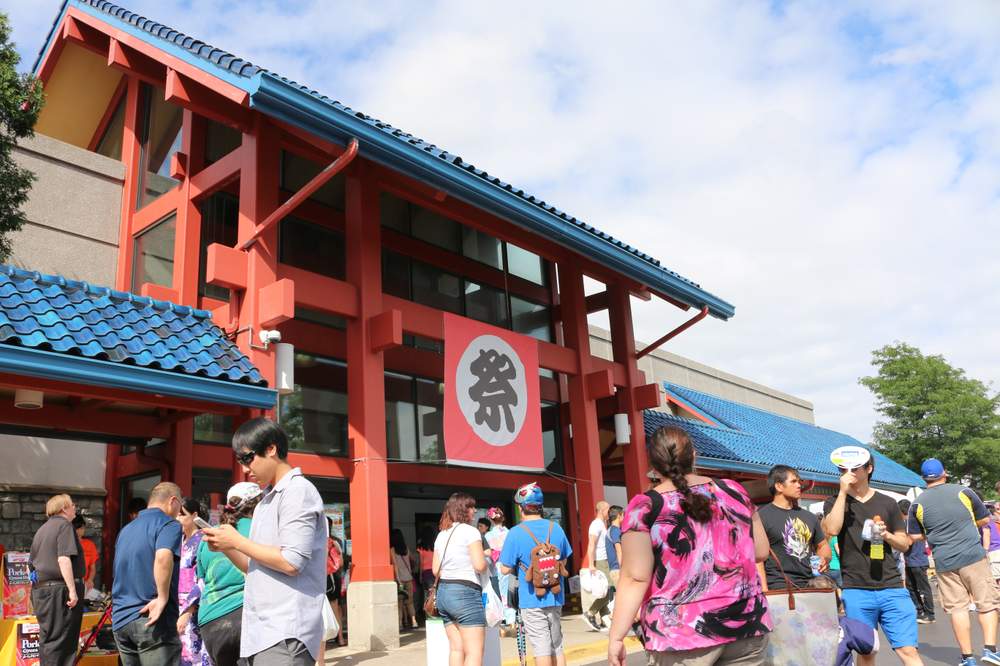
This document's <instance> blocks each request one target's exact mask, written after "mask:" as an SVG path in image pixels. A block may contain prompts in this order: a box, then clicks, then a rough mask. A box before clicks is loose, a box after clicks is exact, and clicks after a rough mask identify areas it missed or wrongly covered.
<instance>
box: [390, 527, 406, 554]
mask: <svg viewBox="0 0 1000 666" xmlns="http://www.w3.org/2000/svg"><path fill="white" fill-rule="evenodd" d="M389 547H390V548H392V549H393V550H394V551H395V552H396V554H397V555H399V556H400V557H406V556H407V555H408V554H409V552H410V551H409V550H408V549H407V547H406V538H405V537H404V536H403V530H401V529H399V528H398V527H396V528H393V530H392V531H391V532H389Z"/></svg>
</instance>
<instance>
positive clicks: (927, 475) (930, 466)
mask: <svg viewBox="0 0 1000 666" xmlns="http://www.w3.org/2000/svg"><path fill="white" fill-rule="evenodd" d="M920 476H922V477H924V480H925V481H937V480H938V479H940V478H941V477H942V476H944V465H942V464H941V461H940V460H938V459H937V458H928V459H927V460H925V461H924V463H923V464H922V465H921V466H920Z"/></svg>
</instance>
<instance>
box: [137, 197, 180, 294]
mask: <svg viewBox="0 0 1000 666" xmlns="http://www.w3.org/2000/svg"><path fill="white" fill-rule="evenodd" d="M176 232H177V214H176V213H171V214H170V216H169V217H167V218H165V219H164V220H163V221H162V222H157V223H156V224H155V225H153V226H152V227H150V228H149V229H147V230H145V231H143V232H142V233H141V234H140V235H138V236H136V237H135V252H134V257H133V260H132V291H135V292H139V291H140V290H141V289H142V285H143V284H145V283H147V282H148V283H150V284H158V285H162V286H164V287H171V286H173V283H174V236H175V234H176Z"/></svg>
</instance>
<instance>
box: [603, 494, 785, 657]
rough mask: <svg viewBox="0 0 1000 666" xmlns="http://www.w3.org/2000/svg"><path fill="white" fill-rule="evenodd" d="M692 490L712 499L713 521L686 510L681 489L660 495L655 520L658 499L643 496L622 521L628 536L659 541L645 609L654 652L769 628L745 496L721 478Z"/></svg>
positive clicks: (644, 618) (692, 646)
mask: <svg viewBox="0 0 1000 666" xmlns="http://www.w3.org/2000/svg"><path fill="white" fill-rule="evenodd" d="M653 492H655V491H653ZM691 492H692V493H700V494H702V495H707V496H709V497H712V498H714V501H713V516H712V518H711V519H710V520H709V521H708V522H707V523H704V524H702V523H698V522H696V521H694V520H691V519H690V518H689V517H688V516H687V515H686V514H685V513H683V512H682V511H681V509H680V502H681V499H682V496H681V494H680V493H679V492H677V491H676V490H672V491H668V492H665V493H661V497H662V498H663V507H662V509H661V510H660V512H659V515H657V516H651V515H650V513H651V511H652V509H653V500H652V498H650V497H649V496H648V495H637V496H636V497H634V498H632V501H631V502H629V505H628V508H627V509H626V510H625V518H624V520H623V521H622V533H623V534H624V533H626V532H629V531H638V532H648V533H649V536H650V539H651V541H652V543H653V579H652V581H651V582H650V586H649V589H648V590H647V591H646V596H645V598H644V599H643V604H642V607H641V610H640V613H641V618H642V628H643V632H644V634H645V636H646V650H647V651H649V652H667V651H670V652H674V651H682V650H693V649H697V648H707V647H714V646H717V645H722V644H724V643H730V642H732V641H736V640H740V639H744V638H752V637H755V636H760V635H763V634H766V633H767V632H769V631H770V630H771V626H772V625H771V618H770V616H769V615H768V612H767V600H766V599H765V596H764V594H763V592H762V589H761V584H760V578H759V577H758V575H757V565H756V562H755V560H754V545H753V531H752V523H751V519H752V518H753V512H754V508H753V503H752V502H751V501H750V497H749V496H748V495H747V492H746V490H744V488H743V486H741V485H740V484H738V483H736V482H735V481H730V480H718V481H713V482H710V483H705V484H699V485H696V486H692V487H691Z"/></svg>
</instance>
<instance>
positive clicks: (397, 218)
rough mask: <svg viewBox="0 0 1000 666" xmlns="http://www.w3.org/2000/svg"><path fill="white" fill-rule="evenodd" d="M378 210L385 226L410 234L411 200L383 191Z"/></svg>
mask: <svg viewBox="0 0 1000 666" xmlns="http://www.w3.org/2000/svg"><path fill="white" fill-rule="evenodd" d="M378 211H379V217H381V219H382V226H383V227H386V228H388V229H395V230H396V231H398V232H399V233H401V234H406V235H407V236H409V235H410V202H408V201H406V200H404V199H400V198H399V197H394V196H392V195H391V194H389V193H387V192H382V193H381V194H380V195H379V198H378Z"/></svg>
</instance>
